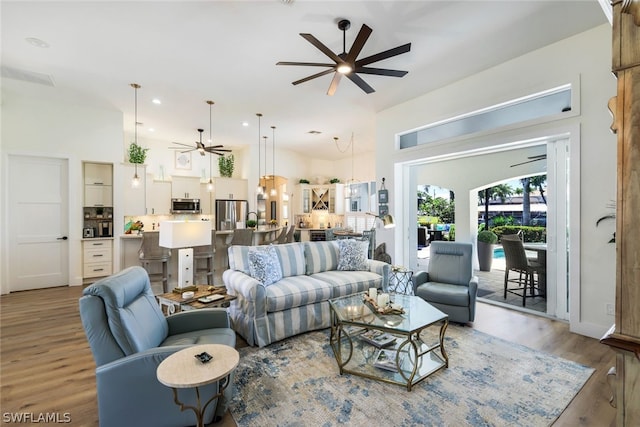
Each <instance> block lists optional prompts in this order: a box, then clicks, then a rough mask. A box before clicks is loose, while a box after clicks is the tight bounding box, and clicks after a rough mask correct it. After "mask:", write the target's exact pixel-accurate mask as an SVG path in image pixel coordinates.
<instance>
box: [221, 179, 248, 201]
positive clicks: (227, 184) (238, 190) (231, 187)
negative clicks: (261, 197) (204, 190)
mask: <svg viewBox="0 0 640 427" xmlns="http://www.w3.org/2000/svg"><path fill="white" fill-rule="evenodd" d="M214 184H215V189H214V191H215V198H216V199H220V200H224V199H231V200H247V198H248V195H249V190H248V188H247V186H248V184H247V180H246V179H239V178H216V179H215V180H214Z"/></svg>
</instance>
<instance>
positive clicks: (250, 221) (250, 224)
mask: <svg viewBox="0 0 640 427" xmlns="http://www.w3.org/2000/svg"><path fill="white" fill-rule="evenodd" d="M256 225H258V221H256V220H255V219H248V220H247V228H256Z"/></svg>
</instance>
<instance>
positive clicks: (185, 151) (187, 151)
mask: <svg viewBox="0 0 640 427" xmlns="http://www.w3.org/2000/svg"><path fill="white" fill-rule="evenodd" d="M194 150H196V148H192V149H191V150H184V151H181V153H190V152H192V151H194Z"/></svg>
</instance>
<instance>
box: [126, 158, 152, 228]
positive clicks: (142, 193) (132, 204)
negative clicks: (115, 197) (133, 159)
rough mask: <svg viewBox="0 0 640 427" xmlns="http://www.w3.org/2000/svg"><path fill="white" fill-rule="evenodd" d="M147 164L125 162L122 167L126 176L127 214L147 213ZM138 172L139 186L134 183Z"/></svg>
mask: <svg viewBox="0 0 640 427" xmlns="http://www.w3.org/2000/svg"><path fill="white" fill-rule="evenodd" d="M145 170H146V166H144V165H138V167H137V168H136V166H135V165H132V164H125V165H123V167H122V171H123V176H124V191H123V193H124V214H125V215H144V214H146V203H145V199H146V178H147V174H146V172H145ZM136 173H137V174H138V178H139V180H140V181H139V184H138V186H137V187H134V186H133V185H132V180H133V176H134V175H135V174H136Z"/></svg>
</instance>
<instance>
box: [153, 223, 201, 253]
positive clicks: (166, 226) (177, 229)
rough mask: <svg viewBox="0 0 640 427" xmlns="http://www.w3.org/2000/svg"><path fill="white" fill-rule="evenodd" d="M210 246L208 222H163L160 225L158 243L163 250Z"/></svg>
mask: <svg viewBox="0 0 640 427" xmlns="http://www.w3.org/2000/svg"><path fill="white" fill-rule="evenodd" d="M210 244H211V223H210V222H209V221H163V222H161V223H160V242H159V245H160V246H162V247H163V248H170V249H176V248H189V247H192V246H204V245H210Z"/></svg>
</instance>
